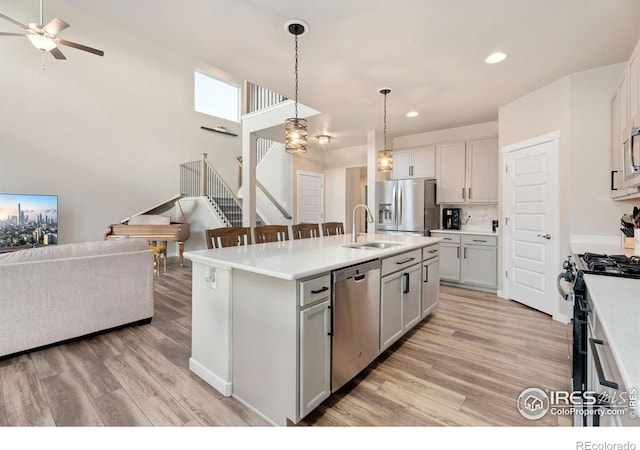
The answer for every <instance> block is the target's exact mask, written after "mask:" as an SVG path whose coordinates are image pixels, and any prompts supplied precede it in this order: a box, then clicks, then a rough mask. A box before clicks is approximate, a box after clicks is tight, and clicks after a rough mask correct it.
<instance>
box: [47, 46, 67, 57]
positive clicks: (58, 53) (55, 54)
mask: <svg viewBox="0 0 640 450" xmlns="http://www.w3.org/2000/svg"><path fill="white" fill-rule="evenodd" d="M49 53H51V54H52V55H53V57H54V58H55V59H67V57H66V56H64V55H63V54H62V52H61V51H60V49H59V48H58V47H54V48H52V49H51V50H49Z"/></svg>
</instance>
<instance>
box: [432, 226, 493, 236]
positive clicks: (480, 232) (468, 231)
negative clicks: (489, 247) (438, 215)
mask: <svg viewBox="0 0 640 450" xmlns="http://www.w3.org/2000/svg"><path fill="white" fill-rule="evenodd" d="M429 231H430V232H431V233H451V234H474V235H477V236H498V234H499V233H498V232H495V233H494V232H493V231H487V230H473V229H462V230H445V229H442V228H441V229H438V230H429Z"/></svg>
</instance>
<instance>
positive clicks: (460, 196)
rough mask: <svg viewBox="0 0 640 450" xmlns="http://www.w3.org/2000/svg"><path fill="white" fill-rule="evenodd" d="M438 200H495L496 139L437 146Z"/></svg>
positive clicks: (481, 201) (459, 201) (496, 172)
mask: <svg viewBox="0 0 640 450" xmlns="http://www.w3.org/2000/svg"><path fill="white" fill-rule="evenodd" d="M437 161H438V173H437V178H438V193H437V196H438V203H445V204H456V203H498V140H497V139H483V140H477V141H469V142H467V143H466V144H465V143H456V144H443V145H439V146H438V152H437Z"/></svg>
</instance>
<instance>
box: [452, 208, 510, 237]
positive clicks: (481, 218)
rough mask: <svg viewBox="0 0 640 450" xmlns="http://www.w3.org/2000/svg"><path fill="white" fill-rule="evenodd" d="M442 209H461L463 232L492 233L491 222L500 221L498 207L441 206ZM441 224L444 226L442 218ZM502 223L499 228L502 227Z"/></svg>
mask: <svg viewBox="0 0 640 450" xmlns="http://www.w3.org/2000/svg"><path fill="white" fill-rule="evenodd" d="M440 206H441V208H440V209H441V210H442V208H460V209H461V210H462V215H461V217H460V219H461V220H460V223H461V224H462V230H478V231H491V222H492V221H493V220H498V205H481V204H478V205H440ZM469 214H471V217H470V218H469V219H468V220H467V217H468V216H469ZM440 224H441V225H442V216H441V217H440ZM500 225H501V223H500V221H499V222H498V226H500Z"/></svg>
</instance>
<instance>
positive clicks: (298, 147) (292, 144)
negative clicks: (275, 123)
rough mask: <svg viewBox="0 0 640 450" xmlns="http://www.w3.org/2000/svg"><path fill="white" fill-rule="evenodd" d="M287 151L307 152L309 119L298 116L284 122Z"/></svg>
mask: <svg viewBox="0 0 640 450" xmlns="http://www.w3.org/2000/svg"><path fill="white" fill-rule="evenodd" d="M284 129H285V143H284V149H285V150H286V152H287V153H293V154H296V153H307V135H308V134H309V133H308V131H307V120H306V119H300V118H298V117H295V118H291V119H287V120H286V122H285V124H284Z"/></svg>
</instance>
